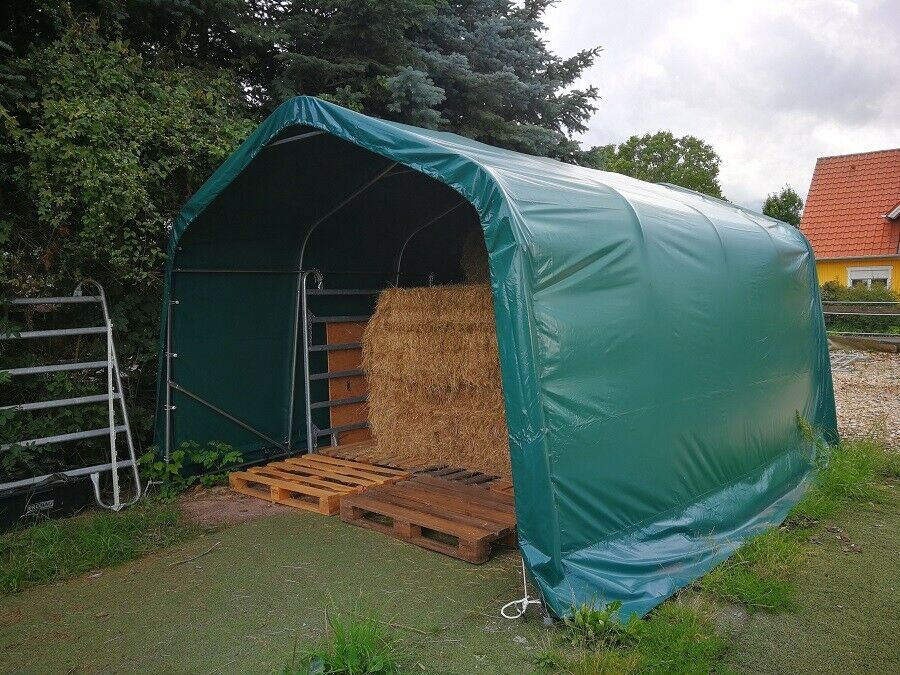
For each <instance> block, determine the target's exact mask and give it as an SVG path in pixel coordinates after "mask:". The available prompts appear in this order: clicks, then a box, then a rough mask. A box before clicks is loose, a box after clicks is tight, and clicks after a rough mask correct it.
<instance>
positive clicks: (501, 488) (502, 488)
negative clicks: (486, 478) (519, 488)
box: [488, 478, 513, 496]
mask: <svg viewBox="0 0 900 675" xmlns="http://www.w3.org/2000/svg"><path fill="white" fill-rule="evenodd" d="M488 489H490V490H493V491H494V492H500V493H503V494H506V495H510V496H511V495H513V484H512V481H511V480H507V479H506V478H498V479H496V480H495V481H494V482H492V483H491V484H490V485H488Z"/></svg>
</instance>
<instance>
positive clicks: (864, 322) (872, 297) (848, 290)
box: [822, 281, 900, 334]
mask: <svg viewBox="0 0 900 675" xmlns="http://www.w3.org/2000/svg"><path fill="white" fill-rule="evenodd" d="M822 301H823V302H829V301H832V302H859V303H871V302H900V294H897V293H895V292H893V291H891V290H889V289H887V288H885V287H884V286H873V287H872V288H867V287H866V286H851V287H847V286H843V285H841V284H839V283H837V282H836V281H829V282H828V283H826V284H824V285H823V286H822ZM838 307H840V309H837V308H838ZM889 307H890V308H892V309H897V308H900V305H894V306H890V305H868V304H860V305H832V308H833V310H832V311H869V312H878V311H882V312H884V311H885V310H886V309H887V308H889ZM825 311H829V310H828V309H827V308H826V310H825ZM825 326H826V328H827V329H828V330H830V331H836V332H848V333H891V334H900V315H898V316H893V317H892V316H860V317H856V316H826V317H825Z"/></svg>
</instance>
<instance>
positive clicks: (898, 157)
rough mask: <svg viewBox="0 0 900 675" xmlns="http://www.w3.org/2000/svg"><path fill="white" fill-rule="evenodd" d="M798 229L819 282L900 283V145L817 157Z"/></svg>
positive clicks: (896, 285) (893, 286) (894, 286)
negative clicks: (810, 249) (812, 255)
mask: <svg viewBox="0 0 900 675" xmlns="http://www.w3.org/2000/svg"><path fill="white" fill-rule="evenodd" d="M800 229H801V230H802V232H803V234H805V235H806V237H807V238H808V239H809V241H810V243H811V244H812V247H813V251H814V252H815V254H816V269H817V270H818V273H819V283H820V284H825V283H827V282H829V281H837V282H838V283H840V284H842V285H844V286H858V285H861V284H862V285H866V286H872V285H874V284H884V285H886V286H887V287H888V288H891V289H892V290H898V289H900V148H895V149H893V150H879V151H877V152H860V153H856V154H853V155H838V156H836V157H820V158H819V159H818V161H816V169H815V172H814V173H813V178H812V184H811V185H810V188H809V196H808V197H807V198H806V208H805V209H804V210H803V217H802V218H801V220H800Z"/></svg>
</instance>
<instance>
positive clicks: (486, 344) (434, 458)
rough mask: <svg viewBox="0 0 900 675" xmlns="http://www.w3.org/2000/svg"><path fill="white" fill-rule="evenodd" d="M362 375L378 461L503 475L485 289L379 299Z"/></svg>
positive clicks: (394, 292)
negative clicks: (366, 384) (431, 464)
mask: <svg viewBox="0 0 900 675" xmlns="http://www.w3.org/2000/svg"><path fill="white" fill-rule="evenodd" d="M363 368H364V369H365V371H366V375H367V377H368V381H369V422H370V424H371V427H372V431H373V433H374V435H375V437H376V439H377V442H378V452H379V453H383V455H384V456H385V457H388V456H390V457H396V458H397V459H399V460H403V461H408V462H413V461H414V462H434V463H441V464H450V465H453V466H461V467H466V468H471V469H478V470H480V471H485V472H488V473H492V474H496V475H500V476H506V477H509V474H510V469H509V446H508V441H507V430H506V420H505V417H504V414H503V391H502V387H501V384H500V360H499V357H498V354H497V334H496V328H495V324H494V311H493V305H492V302H491V290H490V287H488V286H484V285H477V286H439V287H433V288H394V289H388V290H386V291H383V292H382V293H381V296H380V297H379V299H378V305H377V307H376V310H375V314H374V316H373V317H372V319H371V320H370V321H369V324H368V326H367V327H366V331H365V334H364V335H363Z"/></svg>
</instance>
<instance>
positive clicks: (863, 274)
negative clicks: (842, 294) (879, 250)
mask: <svg viewBox="0 0 900 675" xmlns="http://www.w3.org/2000/svg"><path fill="white" fill-rule="evenodd" d="M891 272H893V268H892V267H891V266H890V265H877V266H870V267H848V268H847V285H848V286H852V285H853V282H854V281H862V282H864V283H865V285H866V287H867V288H872V279H873V278H876V279H883V278H885V277H887V287H888V288H893V287H894V286H893V279H892V278H891V276H892V275H891Z"/></svg>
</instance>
